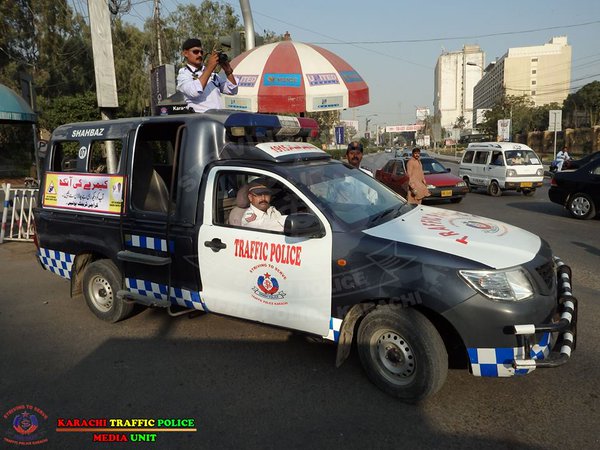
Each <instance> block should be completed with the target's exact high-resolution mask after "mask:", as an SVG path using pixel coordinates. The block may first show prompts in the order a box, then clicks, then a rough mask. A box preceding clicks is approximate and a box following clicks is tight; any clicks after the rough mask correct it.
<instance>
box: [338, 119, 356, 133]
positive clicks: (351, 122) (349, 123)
mask: <svg viewBox="0 0 600 450" xmlns="http://www.w3.org/2000/svg"><path fill="white" fill-rule="evenodd" d="M340 125H343V126H345V127H346V128H349V127H352V128H354V129H355V130H356V131H358V120H345V119H342V120H340Z"/></svg>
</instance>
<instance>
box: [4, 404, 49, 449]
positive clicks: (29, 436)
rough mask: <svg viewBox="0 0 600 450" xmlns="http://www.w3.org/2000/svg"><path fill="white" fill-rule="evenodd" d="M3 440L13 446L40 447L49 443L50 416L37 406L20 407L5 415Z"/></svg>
mask: <svg viewBox="0 0 600 450" xmlns="http://www.w3.org/2000/svg"><path fill="white" fill-rule="evenodd" d="M3 418H4V427H3V428H4V430H3V431H4V433H3V440H4V442H6V443H7V444H13V445H19V446H20V445H38V444H45V443H47V442H48V438H47V437H46V433H47V431H46V422H47V421H48V415H47V414H46V413H45V412H44V411H42V410H41V409H40V408H38V407H37V406H33V405H18V406H15V407H14V408H11V409H9V410H8V411H6V412H5V413H4V415H3Z"/></svg>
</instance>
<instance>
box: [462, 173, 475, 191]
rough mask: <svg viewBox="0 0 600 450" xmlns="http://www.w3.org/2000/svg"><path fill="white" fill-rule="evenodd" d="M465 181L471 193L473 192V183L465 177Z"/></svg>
mask: <svg viewBox="0 0 600 450" xmlns="http://www.w3.org/2000/svg"><path fill="white" fill-rule="evenodd" d="M463 181H464V182H465V183H467V188H468V189H469V192H473V186H471V183H470V182H469V177H463Z"/></svg>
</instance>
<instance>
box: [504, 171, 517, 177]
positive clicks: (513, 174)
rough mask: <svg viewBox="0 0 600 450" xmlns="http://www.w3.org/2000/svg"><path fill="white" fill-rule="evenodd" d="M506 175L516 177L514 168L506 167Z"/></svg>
mask: <svg viewBox="0 0 600 450" xmlns="http://www.w3.org/2000/svg"><path fill="white" fill-rule="evenodd" d="M506 176H507V177H516V176H517V171H516V170H515V169H508V170H507V171H506Z"/></svg>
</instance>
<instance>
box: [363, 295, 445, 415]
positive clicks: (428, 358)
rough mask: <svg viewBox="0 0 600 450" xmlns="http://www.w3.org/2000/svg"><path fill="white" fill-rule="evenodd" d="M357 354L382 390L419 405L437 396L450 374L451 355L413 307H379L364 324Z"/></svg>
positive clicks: (423, 317)
mask: <svg viewBox="0 0 600 450" xmlns="http://www.w3.org/2000/svg"><path fill="white" fill-rule="evenodd" d="M357 344H358V354H359V357H360V361H361V363H362V365H363V368H364V370H365V372H366V373H367V376H368V377H369V379H370V380H371V381H372V382H373V383H374V384H375V385H376V386H377V387H379V388H380V389H381V390H382V391H384V392H386V393H388V394H390V395H392V396H394V397H397V398H399V399H401V400H403V401H406V402H410V403H416V402H418V401H420V400H423V399H425V398H427V397H429V396H431V395H433V394H435V393H436V392H437V391H438V390H439V389H440V388H441V387H442V385H443V384H444V381H445V380H446V375H447V374H448V354H447V353H446V348H445V346H444V342H443V341H442V338H441V337H440V335H439V333H438V332H437V330H436V329H435V327H434V326H433V324H432V323H431V322H430V321H429V320H427V318H425V316H423V315H422V314H421V313H420V312H418V311H417V310H415V309H411V308H403V309H400V308H398V309H396V308H391V307H389V306H383V307H378V308H377V309H375V310H374V311H372V312H370V313H369V314H367V316H366V317H365V318H364V319H363V320H362V321H361V323H360V326H359V328H358V336H357Z"/></svg>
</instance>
